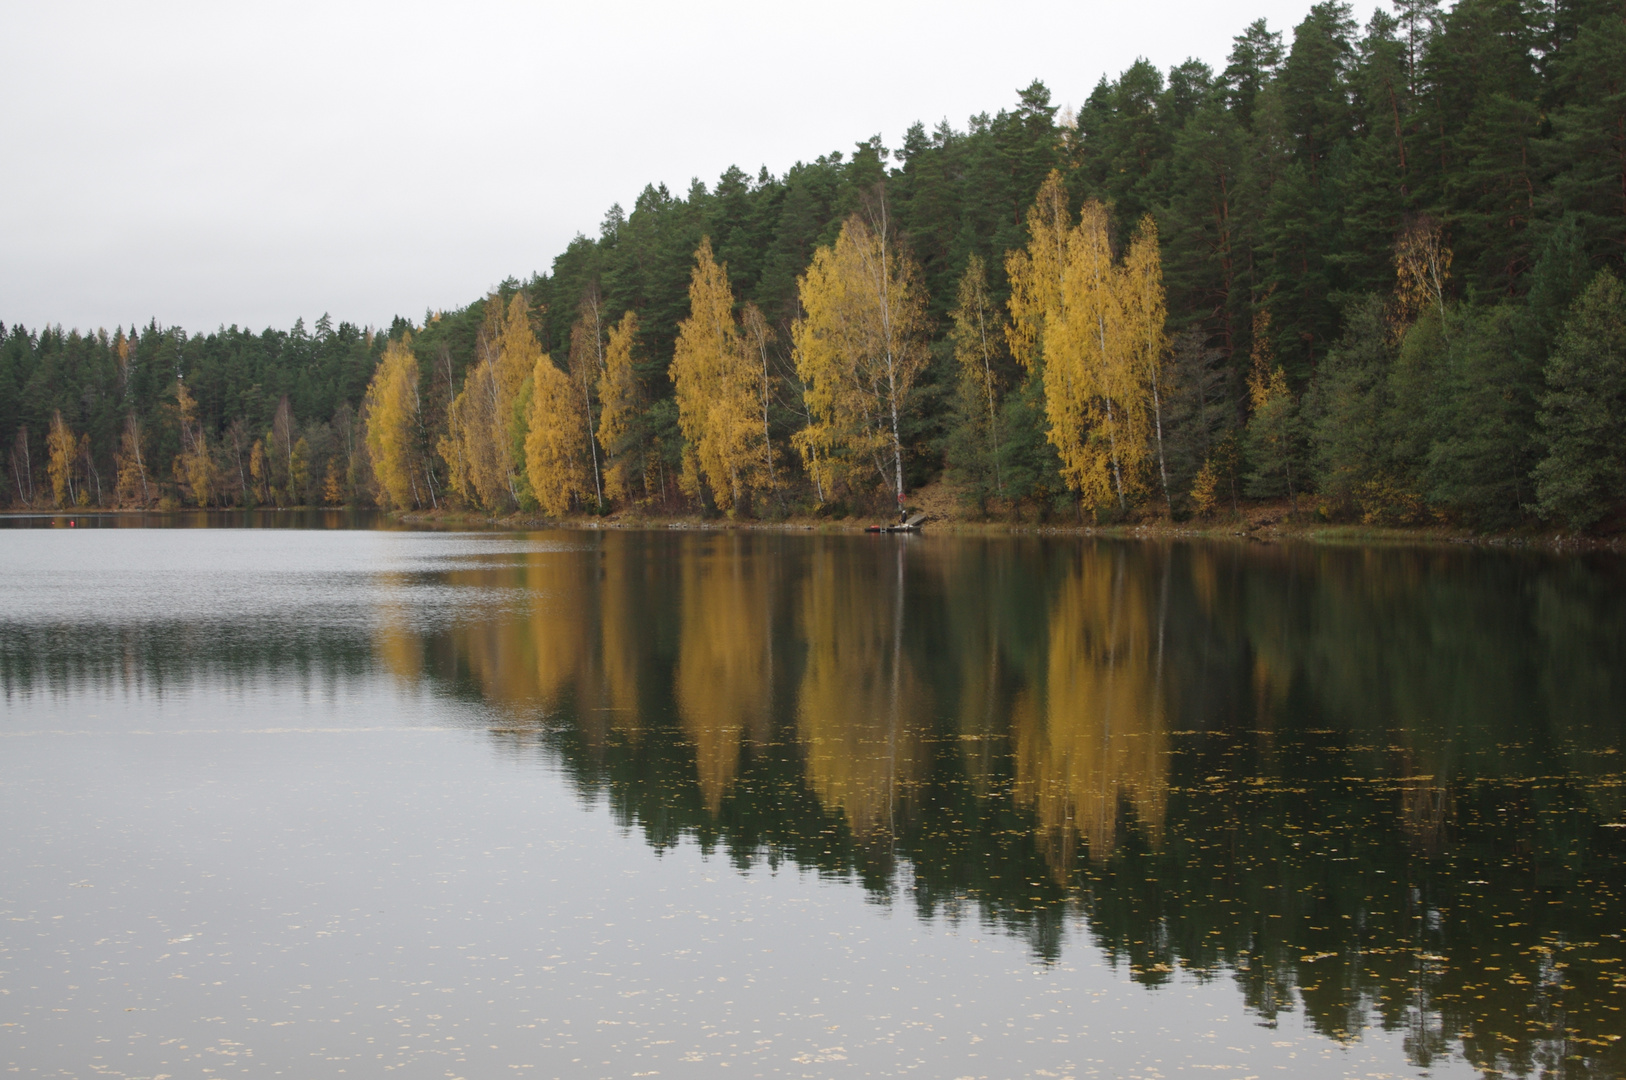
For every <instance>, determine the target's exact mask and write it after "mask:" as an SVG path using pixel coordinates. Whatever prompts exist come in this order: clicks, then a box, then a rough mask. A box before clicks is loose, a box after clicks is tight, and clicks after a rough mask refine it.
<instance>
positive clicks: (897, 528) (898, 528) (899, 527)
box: [864, 514, 926, 533]
mask: <svg viewBox="0 0 1626 1080" xmlns="http://www.w3.org/2000/svg"><path fill="white" fill-rule="evenodd" d="M925 523H926V515H925V514H910V515H909V517H908V518H907V519H905V520H904V521H901V522H899V523H898V524H896V525H871V526H869V527H868V528H867V529H865V530H864V531H865V532H872V533H905V532H919V531H920V527H921V526H922V525H924V524H925Z"/></svg>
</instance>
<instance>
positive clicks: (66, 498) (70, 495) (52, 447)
mask: <svg viewBox="0 0 1626 1080" xmlns="http://www.w3.org/2000/svg"><path fill="white" fill-rule="evenodd" d="M45 449H46V452H47V453H48V454H49V455H50V458H49V460H48V462H47V464H46V472H47V473H49V474H50V477H51V496H52V498H54V499H55V500H56V505H58V506H72V505H73V504H74V502H75V501H76V500H77V495H78V492H77V491H76V490H75V485H74V480H75V479H76V477H75V475H74V472H75V470H74V467H73V461H74V458H75V457H76V456H78V453H79V440H78V439H77V438H75V437H74V434H73V430H72V429H71V428H69V427H68V423H67V421H65V420H63V419H62V413H61V412H60V411H58V412H55V413H53V414H52V415H51V430H50V431H49V432H47V433H46V436H45Z"/></svg>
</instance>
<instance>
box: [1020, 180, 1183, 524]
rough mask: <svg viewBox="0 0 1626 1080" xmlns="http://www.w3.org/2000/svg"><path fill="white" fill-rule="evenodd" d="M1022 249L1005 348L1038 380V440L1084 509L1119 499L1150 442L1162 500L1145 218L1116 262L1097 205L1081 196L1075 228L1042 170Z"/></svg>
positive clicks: (1155, 279) (1159, 339)
mask: <svg viewBox="0 0 1626 1080" xmlns="http://www.w3.org/2000/svg"><path fill="white" fill-rule="evenodd" d="M1028 229H1029V241H1028V247H1027V250H1026V251H1022V252H1015V253H1012V255H1011V256H1010V257H1009V258H1008V259H1007V262H1006V266H1007V269H1008V271H1009V272H1010V274H1011V300H1010V312H1011V330H1010V342H1011V347H1012V351H1013V352H1014V353H1015V354H1016V355H1017V356H1018V358H1019V359H1021V360H1022V361H1023V363H1024V364H1025V365H1026V366H1027V367H1028V368H1029V370H1031V371H1039V372H1041V373H1042V376H1043V379H1044V391H1045V419H1046V422H1047V425H1048V426H1047V430H1046V436H1047V437H1048V439H1049V440H1050V443H1051V445H1053V446H1054V447H1055V448H1056V452H1057V455H1058V456H1059V457H1060V458H1061V473H1062V478H1063V479H1064V480H1065V481H1066V482H1067V485H1068V486H1069V487H1070V488H1072V489H1073V490H1074V491H1077V492H1078V493H1079V494H1080V496H1081V497H1082V498H1083V500H1084V502H1085V503H1086V505H1091V506H1101V505H1104V504H1106V503H1108V502H1113V501H1116V502H1117V504H1118V506H1119V509H1120V510H1122V509H1126V508H1127V507H1128V501H1129V496H1130V495H1131V494H1132V493H1134V492H1136V491H1137V490H1138V489H1139V488H1140V487H1141V484H1142V476H1141V472H1142V467H1143V466H1144V464H1145V463H1146V461H1147V456H1148V451H1149V449H1151V447H1149V445H1148V444H1149V442H1151V441H1152V440H1153V439H1155V440H1156V450H1157V457H1156V462H1157V467H1158V479H1159V484H1160V487H1161V488H1162V490H1163V491H1164V496H1165V498H1164V502H1165V506H1168V505H1171V504H1170V500H1169V497H1168V483H1167V473H1168V469H1167V466H1166V464H1165V462H1164V458H1163V455H1162V435H1161V432H1162V389H1161V383H1162V373H1163V365H1164V360H1165V353H1166V352H1167V341H1166V338H1165V332H1164V323H1165V320H1166V317H1167V311H1166V306H1165V301H1164V293H1163V274H1162V267H1161V264H1160V261H1159V258H1158V255H1157V229H1156V225H1155V224H1154V223H1153V222H1152V221H1151V219H1150V218H1147V219H1145V220H1143V221H1142V222H1141V225H1140V228H1139V230H1138V232H1137V234H1136V238H1135V241H1134V243H1133V244H1132V245H1131V248H1130V251H1129V253H1128V255H1127V257H1126V259H1125V262H1124V263H1123V265H1121V266H1120V265H1118V264H1116V263H1115V262H1114V259H1113V254H1112V246H1111V236H1110V228H1109V222H1108V220H1107V211H1106V208H1105V207H1104V206H1102V205H1101V204H1100V203H1098V202H1094V201H1091V202H1087V203H1085V205H1084V207H1083V209H1082V210H1081V211H1080V212H1079V218H1078V222H1077V224H1076V225H1074V224H1071V217H1070V215H1069V214H1068V213H1067V210H1066V203H1065V196H1064V192H1062V190H1061V189H1060V178H1059V176H1058V175H1057V174H1052V176H1051V178H1050V180H1047V181H1046V183H1045V186H1044V187H1043V188H1042V189H1041V190H1040V195H1039V201H1038V202H1037V203H1036V204H1035V205H1034V207H1033V209H1032V210H1031V211H1030V212H1029V214H1028Z"/></svg>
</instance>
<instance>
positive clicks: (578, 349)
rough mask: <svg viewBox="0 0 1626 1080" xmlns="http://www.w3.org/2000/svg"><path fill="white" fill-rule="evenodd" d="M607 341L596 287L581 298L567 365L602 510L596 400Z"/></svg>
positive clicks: (595, 496) (595, 500)
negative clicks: (579, 397) (576, 395)
mask: <svg viewBox="0 0 1626 1080" xmlns="http://www.w3.org/2000/svg"><path fill="white" fill-rule="evenodd" d="M604 337H605V335H604V303H603V301H602V300H601V299H600V297H599V294H598V287H597V286H594V287H592V288H590V289H588V290H587V295H585V296H583V297H582V301H581V304H580V305H578V307H577V316H576V323H575V325H574V326H572V327H571V328H570V354H569V357H568V358H567V365H568V370H569V373H570V381H571V383H572V385H573V386H574V387H575V389H576V392H577V393H578V394H579V395H580V396H581V408H580V410H579V411H578V414H577V415H579V416H580V418H581V427H580V430H579V432H578V435H579V437H580V438H582V439H583V440H584V441H585V445H586V451H585V453H586V455H587V460H588V463H589V464H590V465H591V466H592V469H593V472H592V477H593V505H595V506H598V507H601V508H602V507H603V505H604V482H603V475H602V469H601V468H600V465H599V448H598V439H597V435H596V431H595V429H596V426H597V425H596V424H595V422H594V412H595V411H596V406H595V403H594V400H593V399H594V395H595V393H596V391H597V389H598V384H599V383H600V381H602V380H603V378H604V369H605V367H606V366H607V361H606V358H605V355H604V353H605V347H606V343H605V340H604Z"/></svg>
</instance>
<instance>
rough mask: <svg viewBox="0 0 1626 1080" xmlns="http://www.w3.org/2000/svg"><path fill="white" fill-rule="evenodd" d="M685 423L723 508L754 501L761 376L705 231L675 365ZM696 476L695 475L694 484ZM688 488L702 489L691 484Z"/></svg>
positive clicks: (759, 463)
mask: <svg viewBox="0 0 1626 1080" xmlns="http://www.w3.org/2000/svg"><path fill="white" fill-rule="evenodd" d="M670 373H671V376H672V385H673V387H674V388H675V390H676V396H677V406H678V425H679V426H680V427H681V428H682V430H683V437H684V439H685V440H686V441H687V442H688V444H689V446H690V448H692V450H693V452H694V458H693V460H694V463H695V465H696V467H697V468H698V473H699V477H698V478H699V479H700V480H702V481H703V482H704V484H705V486H706V487H707V489H709V490H710V491H711V495H712V499H713V500H714V501H715V502H716V503H717V506H718V508H719V509H721V510H725V511H734V510H736V509H737V508H739V507H742V506H748V505H749V495H750V491H751V489H752V488H754V487H757V486H761V485H762V484H765V483H766V482H767V477H766V476H765V475H763V476H761V479H760V480H759V475H760V474H762V473H763V465H764V461H765V458H764V456H763V455H764V435H765V430H764V427H763V425H762V423H761V422H760V417H761V411H762V393H763V384H762V377H761V374H760V373H759V371H758V370H757V364H756V360H755V353H754V351H753V350H752V348H751V346H750V345H749V343H748V342H747V341H746V337H745V335H743V334H742V333H741V332H740V327H739V324H738V323H737V322H736V321H735V319H734V294H733V291H732V290H731V289H730V288H729V285H728V267H727V265H726V264H723V263H718V262H717V260H716V259H715V257H713V255H712V250H711V238H710V237H702V238H701V240H700V246H699V248H697V249H696V250H695V253H694V270H693V272H692V273H691V275H690V278H689V317H688V318H687V319H685V320H683V322H682V323H681V324H679V326H678V338H677V348H676V350H675V352H674V354H673V356H672V366H671V368H670ZM694 479H695V478H693V477H691V478H689V479H688V484H689V485H690V486H691V487H692V486H693V484H694ZM689 494H690V495H691V496H692V495H695V494H698V492H697V491H693V490H691V491H690V492H689Z"/></svg>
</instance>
